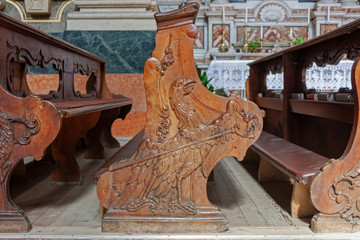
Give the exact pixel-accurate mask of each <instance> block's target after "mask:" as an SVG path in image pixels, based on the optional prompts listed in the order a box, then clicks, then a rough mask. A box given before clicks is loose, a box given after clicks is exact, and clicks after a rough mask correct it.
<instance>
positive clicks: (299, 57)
mask: <svg viewBox="0 0 360 240" xmlns="http://www.w3.org/2000/svg"><path fill="white" fill-rule="evenodd" d="M359 26H360V20H356V21H353V22H351V23H349V24H347V25H344V26H342V27H339V28H337V29H335V30H334V31H332V32H329V33H327V34H324V35H321V36H319V37H316V38H314V39H310V40H309V41H305V42H304V43H302V44H299V45H296V46H293V47H291V48H288V49H284V50H282V51H279V52H276V53H273V54H271V55H269V56H266V57H264V58H261V59H258V60H256V61H253V62H251V63H249V65H250V76H249V79H248V83H247V86H248V89H247V93H248V94H247V96H248V99H249V100H251V101H254V102H255V103H257V104H258V105H259V107H260V108H262V109H263V110H264V111H265V112H266V118H264V128H263V129H264V130H265V131H266V132H268V133H273V134H275V135H276V136H280V137H281V138H283V140H279V139H278V138H275V139H274V137H271V136H270V135H266V133H264V137H263V136H262V137H260V140H259V142H258V143H257V144H256V143H255V145H254V148H256V149H257V151H258V152H259V154H260V155H261V154H262V156H263V158H264V159H265V160H266V158H267V160H268V161H262V162H261V163H262V165H263V166H264V164H263V163H265V164H268V165H269V166H270V167H272V169H270V167H269V169H270V170H269V171H265V170H264V169H266V166H265V168H264V167H263V166H260V171H261V174H260V177H261V178H264V172H265V173H266V172H268V173H266V174H270V173H271V172H274V171H275V170H273V169H280V170H282V172H285V173H286V174H287V175H288V176H290V177H292V178H294V179H295V181H294V189H293V200H292V205H295V203H296V202H298V204H299V207H298V210H296V209H295V208H293V206H292V212H293V216H294V215H295V216H296V215H298V216H299V215H300V216H301V215H302V214H303V213H304V212H305V213H311V210H309V211H307V210H306V211H303V210H302V209H301V207H300V206H301V204H303V203H304V202H306V201H307V200H309V199H310V200H309V201H308V203H309V204H306V205H308V206H313V207H314V208H315V209H316V214H315V215H313V217H312V220H311V228H312V230H313V231H315V232H355V231H360V222H359V212H360V208H359V203H358V199H359V198H360V189H359V187H358V186H359V166H360V162H359V156H360V146H359V143H360V131H359V122H360V121H359V116H360V115H359V99H358V98H359V95H360V87H359V84H360V57H359V49H360V42H359V37H360V28H359ZM344 58H347V59H350V60H354V63H353V66H352V71H351V76H349V77H351V84H352V90H351V93H352V97H353V98H354V102H336V101H321V100H319V101H315V100H314V99H309V100H308V99H293V97H294V96H299V94H304V95H305V96H306V95H307V94H313V93H314V91H313V90H311V89H308V88H310V85H309V83H310V82H312V81H314V79H309V77H311V76H312V75H311V74H307V71H306V69H308V68H309V67H311V66H312V65H313V64H314V63H315V64H316V65H317V66H318V67H323V66H325V65H336V64H338V63H339V61H340V60H342V59H344ZM270 73H271V74H283V81H284V82H283V89H281V93H282V98H281V99H279V98H277V99H276V98H273V92H274V91H279V89H269V88H268V86H270V85H271V84H268V83H267V81H269V79H270V78H268V77H267V76H268V75H269V74H270ZM336 79H337V78H336ZM337 81H339V82H336V83H334V82H333V81H329V82H328V84H329V85H328V86H327V88H334V89H333V90H334V91H337V89H336V88H338V87H347V86H342V85H337V84H345V83H343V82H341V80H340V79H337ZM340 82H341V83H340ZM332 84H333V85H332ZM331 85H332V86H331ZM339 90H340V89H339ZM319 92H320V91H319ZM335 100H336V99H335ZM263 140H264V141H263ZM267 142H268V143H267ZM290 142H291V143H292V144H290ZM293 144H295V145H297V146H298V147H295V146H294V145H293ZM259 145H260V146H259ZM256 146H257V147H256ZM302 148H303V149H302ZM256 149H254V150H256ZM305 149H306V150H305ZM282 150H284V151H283V152H282ZM309 151H311V152H309ZM315 153H316V154H315ZM307 155H309V156H307ZM319 155H320V156H319ZM321 156H323V157H321ZM304 157H305V158H304ZM286 158H288V159H286ZM273 166H276V167H275V168H274V167H273ZM279 172H280V171H279ZM273 175H274V174H273ZM275 175H276V174H275ZM277 175H280V174H277ZM310 175H312V177H310ZM288 176H287V177H288ZM301 182H302V183H301ZM305 183H306V184H305ZM300 187H302V188H303V189H302V191H297V188H300ZM298 192H300V193H301V194H300V196H306V198H305V197H304V200H301V199H302V198H301V197H299V196H298V195H297V193H298ZM307 196H310V198H308V197H307ZM294 199H298V200H296V201H295V200H294ZM309 209H310V207H309ZM301 212H303V213H301Z"/></svg>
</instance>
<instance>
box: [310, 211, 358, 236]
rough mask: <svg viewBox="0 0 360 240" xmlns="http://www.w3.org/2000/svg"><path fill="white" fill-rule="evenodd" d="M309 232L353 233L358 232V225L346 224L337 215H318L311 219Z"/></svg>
mask: <svg viewBox="0 0 360 240" xmlns="http://www.w3.org/2000/svg"><path fill="white" fill-rule="evenodd" d="M311 230H312V231H313V232H315V233H336V232H338V233H340V232H341V233H354V232H358V231H360V225H358V224H353V223H351V222H347V221H346V220H345V219H343V218H341V217H340V215H339V214H333V215H327V214H323V213H319V214H317V215H315V216H314V217H313V218H312V219H311Z"/></svg>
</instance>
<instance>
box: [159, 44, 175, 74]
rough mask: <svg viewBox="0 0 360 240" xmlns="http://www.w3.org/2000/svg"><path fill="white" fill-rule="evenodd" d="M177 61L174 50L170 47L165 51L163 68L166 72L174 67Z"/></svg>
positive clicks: (162, 60)
mask: <svg viewBox="0 0 360 240" xmlns="http://www.w3.org/2000/svg"><path fill="white" fill-rule="evenodd" d="M174 61H175V58H174V56H173V50H172V49H171V48H170V47H167V48H166V49H165V56H164V57H163V59H161V68H162V70H163V71H165V70H166V69H167V68H168V67H169V66H170V65H172V64H173V63H174Z"/></svg>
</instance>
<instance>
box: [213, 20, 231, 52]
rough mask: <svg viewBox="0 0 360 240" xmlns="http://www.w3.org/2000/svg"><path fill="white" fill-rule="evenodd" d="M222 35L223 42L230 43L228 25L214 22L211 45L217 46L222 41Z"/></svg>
mask: <svg viewBox="0 0 360 240" xmlns="http://www.w3.org/2000/svg"><path fill="white" fill-rule="evenodd" d="M223 35H224V43H225V44H226V45H227V46H229V45H230V26H229V25H227V24H214V25H213V38H212V39H213V41H212V46H213V47H219V45H220V44H221V43H222V39H223Z"/></svg>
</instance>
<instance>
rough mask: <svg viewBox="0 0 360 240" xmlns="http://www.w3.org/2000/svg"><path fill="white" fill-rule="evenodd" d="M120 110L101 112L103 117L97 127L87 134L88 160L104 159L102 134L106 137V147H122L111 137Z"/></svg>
mask: <svg viewBox="0 0 360 240" xmlns="http://www.w3.org/2000/svg"><path fill="white" fill-rule="evenodd" d="M119 113H120V108H115V109H109V110H105V111H102V112H101V116H100V119H99V121H98V122H97V124H96V125H95V127H93V128H92V129H91V130H89V131H88V132H87V134H86V143H87V145H88V148H87V149H86V152H85V154H84V158H86V159H103V158H104V147H103V144H102V143H101V141H100V139H101V136H102V134H103V135H106V137H105V139H106V142H105V143H106V146H109V145H110V146H111V147H120V144H119V142H118V141H117V140H116V139H115V138H114V137H113V136H112V135H111V125H112V123H113V122H114V120H115V119H116V118H117V117H118V115H119Z"/></svg>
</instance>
